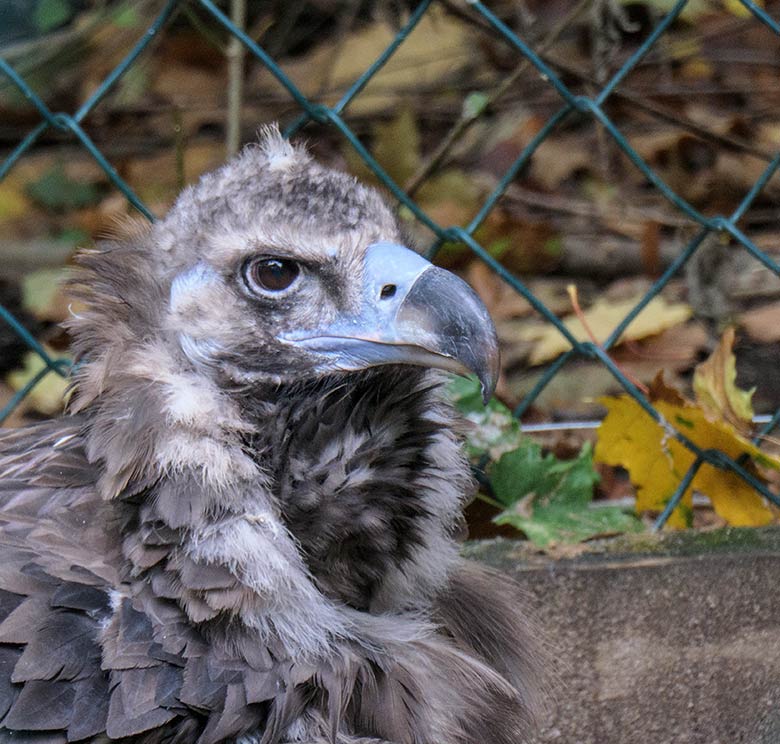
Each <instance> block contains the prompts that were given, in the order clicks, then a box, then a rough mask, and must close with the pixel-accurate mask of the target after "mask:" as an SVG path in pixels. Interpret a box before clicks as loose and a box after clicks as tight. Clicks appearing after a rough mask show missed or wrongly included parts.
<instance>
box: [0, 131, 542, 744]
mask: <svg viewBox="0 0 780 744" xmlns="http://www.w3.org/2000/svg"><path fill="white" fill-rule="evenodd" d="M404 242H405V241H404V238H403V236H402V231H401V229H400V227H399V222H398V220H397V219H396V217H395V216H394V214H393V212H392V211H391V210H390V208H389V207H388V206H387V205H386V204H385V203H384V201H383V199H382V197H381V196H380V195H379V194H378V193H377V192H376V191H374V190H373V189H371V188H369V187H367V186H364V185H361V184H359V183H358V182H357V181H356V180H355V179H354V178H353V177H351V176H348V175H347V174H344V173H340V172H335V171H333V170H330V169H328V168H326V167H324V166H323V165H321V164H319V163H318V162H316V161H315V160H314V159H313V158H312V156H311V155H310V154H309V152H308V151H307V150H306V148H305V147H304V146H301V145H297V144H295V145H294V144H290V143H289V142H288V141H286V140H285V139H283V138H282V137H281V136H280V135H279V132H278V130H275V129H269V130H267V131H265V132H264V133H263V134H262V135H261V136H260V137H259V141H258V142H257V143H255V144H252V145H249V146H248V147H247V148H246V149H245V150H244V151H242V152H241V153H240V154H239V155H238V156H237V157H235V158H234V159H233V160H231V161H229V162H227V163H226V164H225V165H223V166H222V167H220V168H219V169H218V170H216V171H214V172H211V173H208V174H206V175H204V176H203V177H202V178H201V179H200V181H199V182H198V183H196V184H194V185H193V186H190V187H188V188H187V189H185V190H184V191H183V192H182V193H181V194H180V195H179V197H178V199H177V200H176V202H175V204H174V205H173V207H172V208H171V209H170V211H169V212H168V213H167V215H166V216H165V217H164V218H162V219H161V220H159V221H158V222H156V223H154V224H153V225H150V226H148V227H147V228H145V229H140V228H136V229H133V230H125V231H124V234H123V235H121V236H117V235H114V236H113V237H112V238H111V239H109V240H107V241H106V242H103V243H98V245H97V247H96V248H93V249H90V250H87V251H85V252H83V253H82V254H81V255H80V258H79V259H78V266H77V267H76V269H75V271H74V274H73V277H72V279H71V282H70V288H69V289H70V292H71V294H72V296H73V297H74V299H75V302H74V304H73V305H72V306H71V315H72V317H71V318H70V320H69V323H70V331H71V333H72V337H73V344H74V354H75V357H76V360H77V364H76V365H75V370H74V374H73V383H72V389H71V393H70V397H69V401H68V407H67V412H66V415H64V416H63V417H61V418H58V419H55V420H51V421H45V422H41V423H35V424H32V425H30V426H28V427H25V428H21V429H16V430H9V431H6V432H4V433H3V434H2V436H0V742H17V741H19V742H30V743H31V744H32V743H34V744H55V743H56V744H64V743H65V742H94V743H97V742H100V743H101V744H107V742H113V741H121V742H139V743H140V744H162V743H169V744H179V743H180V744H185V743H190V742H193V743H195V742H197V744H217V743H218V742H233V743H235V744H292V743H293V742H294V743H296V744H518V743H519V742H522V741H525V740H526V738H527V736H529V732H530V731H531V726H532V723H533V720H532V719H533V715H534V710H535V707H536V706H537V704H538V702H539V699H540V698H541V697H542V695H541V694H540V692H539V685H538V680H539V678H540V677H539V673H540V669H539V667H540V666H544V664H540V663H539V662H538V658H539V657H538V655H537V652H536V651H535V650H534V642H535V640H536V638H537V635H536V633H535V631H533V630H529V627H532V626H529V623H528V621H527V620H526V619H525V616H524V613H523V612H522V611H521V609H520V604H521V592H520V591H519V590H518V589H517V587H515V585H513V584H512V583H511V581H510V580H509V579H507V578H505V577H503V576H501V575H499V574H497V573H494V572H492V571H491V570H489V569H486V568H483V567H480V566H479V565H476V564H473V563H469V562H467V561H465V560H463V559H462V558H461V557H460V556H459V550H458V536H459V533H460V532H461V525H462V508H463V506H464V504H465V503H466V502H467V500H468V499H469V497H470V496H471V495H472V491H473V482H472V475H471V471H470V468H469V464H468V461H467V459H466V458H465V456H464V454H463V452H462V447H461V444H462V441H461V440H462V433H463V424H462V423H461V422H459V420H458V417H457V415H456V413H455V412H454V410H453V409H452V408H451V406H450V404H449V403H448V401H447V396H446V390H445V389H444V387H445V384H446V382H447V381H448V379H449V378H450V374H448V373H452V372H455V373H464V372H467V371H470V372H473V373H475V374H476V375H477V376H478V377H479V379H480V381H481V383H482V387H483V391H484V394H485V395H486V396H487V395H490V393H491V392H492V390H493V388H494V386H495V380H496V376H497V369H498V344H497V339H496V334H495V329H494V327H493V325H492V323H491V321H490V317H489V315H488V313H487V311H486V309H485V307H484V305H483V304H482V303H481V302H480V300H479V299H478V298H477V296H476V294H475V293H474V292H473V290H471V289H470V288H469V287H468V285H467V284H466V283H465V282H464V281H463V280H461V279H459V278H458V277H456V276H455V275H454V274H452V273H450V272H448V271H445V270H444V269H442V268H439V267H435V266H433V265H432V264H431V263H429V262H428V261H427V260H425V259H424V258H423V257H422V256H421V255H419V254H418V253H417V252H415V251H414V250H412V249H410V248H408V247H405V245H404ZM406 242H408V241H406Z"/></svg>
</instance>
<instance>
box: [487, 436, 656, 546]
mask: <svg viewBox="0 0 780 744" xmlns="http://www.w3.org/2000/svg"><path fill="white" fill-rule="evenodd" d="M489 476H490V482H491V484H492V486H493V492H494V494H495V496H496V499H497V500H498V501H500V502H501V503H502V504H505V505H506V506H507V509H505V510H504V511H503V512H501V513H500V514H499V515H498V516H497V517H496V518H495V519H494V521H495V522H496V523H497V524H509V525H512V526H513V527H515V528H517V529H519V530H522V531H523V532H524V533H525V534H526V535H527V536H528V538H529V540H531V541H533V542H534V543H536V544H537V545H540V546H542V547H544V546H547V545H549V544H550V543H553V542H557V543H562V542H569V543H571V542H580V541H582V540H587V539H589V538H592V537H595V536H597V535H605V534H614V533H618V532H634V531H637V530H640V529H642V525H641V522H639V520H638V519H636V517H634V516H632V515H630V514H626V513H624V512H623V511H622V510H621V509H620V508H618V507H614V506H598V507H594V506H593V505H592V504H591V501H592V498H593V487H594V486H595V485H596V483H598V480H599V476H598V473H597V472H596V471H595V469H594V467H593V456H592V452H591V447H590V444H588V443H586V444H585V445H584V446H583V448H582V451H581V452H580V454H579V456H578V457H577V458H576V459H574V460H567V461H562V460H558V459H556V458H555V457H554V456H553V455H549V454H548V455H543V454H542V448H541V447H540V446H539V445H538V444H537V443H536V442H534V441H533V440H531V439H528V438H526V439H525V441H524V442H523V444H522V446H520V447H519V448H517V449H515V450H512V451H510V452H507V453H505V454H504V455H502V457H501V458H500V459H499V460H498V462H496V463H495V465H493V467H492V468H490V470H489Z"/></svg>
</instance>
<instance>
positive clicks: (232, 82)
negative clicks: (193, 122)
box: [225, 0, 246, 157]
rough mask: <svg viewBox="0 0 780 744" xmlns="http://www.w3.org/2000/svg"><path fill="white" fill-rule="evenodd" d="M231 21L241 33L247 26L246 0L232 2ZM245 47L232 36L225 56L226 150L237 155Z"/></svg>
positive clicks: (239, 136) (239, 139) (239, 140)
mask: <svg viewBox="0 0 780 744" xmlns="http://www.w3.org/2000/svg"><path fill="white" fill-rule="evenodd" d="M230 20H231V21H232V22H233V24H234V25H235V26H236V28H238V29H240V30H241V31H243V30H244V28H245V26H246V0H231V1H230ZM245 52H246V50H245V49H244V45H243V44H242V43H241V42H240V41H239V40H238V39H237V38H236V37H235V36H231V37H230V41H229V42H228V47H227V51H226V52H225V55H226V56H227V59H228V92H227V132H226V134H225V150H226V151H227V155H228V157H230V156H231V155H235V154H236V153H237V152H238V148H239V146H240V144H241V102H242V99H243V95H244V55H245Z"/></svg>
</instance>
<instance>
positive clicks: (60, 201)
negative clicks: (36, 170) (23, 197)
mask: <svg viewBox="0 0 780 744" xmlns="http://www.w3.org/2000/svg"><path fill="white" fill-rule="evenodd" d="M27 193H28V194H29V195H30V196H31V197H32V198H33V199H34V200H35V201H36V202H38V204H40V205H41V206H44V207H47V208H48V209H52V210H54V211H62V212H66V211H68V210H71V209H80V208H81V207H87V206H89V205H90V204H95V203H97V202H98V201H99V199H100V192H99V190H98V188H97V186H96V185H95V184H93V183H84V182H82V181H74V180H73V179H72V178H69V177H68V175H67V174H66V173H65V168H64V167H63V165H62V163H57V165H55V166H53V167H52V168H50V169H49V170H47V171H46V172H45V173H44V174H43V175H42V176H41V177H40V178H39V179H38V180H37V181H34V182H33V183H31V184H30V185H29V186H28V187H27Z"/></svg>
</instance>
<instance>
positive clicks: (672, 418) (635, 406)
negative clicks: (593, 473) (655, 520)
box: [594, 375, 780, 527]
mask: <svg viewBox="0 0 780 744" xmlns="http://www.w3.org/2000/svg"><path fill="white" fill-rule="evenodd" d="M653 393H654V397H655V400H654V401H653V405H654V406H655V408H656V410H657V411H658V412H659V413H660V414H661V416H662V417H663V422H664V424H665V425H661V424H659V423H656V422H655V421H654V420H653V419H652V418H651V417H650V416H649V415H648V414H647V413H646V412H645V410H644V409H643V408H642V407H641V406H640V405H639V403H637V402H636V401H635V400H634V399H633V398H632V397H631V396H630V395H626V394H624V395H620V396H617V397H605V398H602V399H601V403H602V405H604V406H605V407H606V408H607V415H606V417H605V418H604V421H603V422H602V424H601V426H600V427H599V430H598V442H597V444H596V448H595V451H594V459H595V460H596V461H597V462H603V463H606V464H608V465H620V466H622V467H624V468H626V470H628V473H629V475H630V477H631V481H632V483H634V485H635V486H636V489H637V500H636V510H637V512H643V511H656V512H657V511H661V510H663V508H664V506H665V505H666V503H667V502H668V501H669V499H670V498H671V496H672V494H674V492H675V490H676V489H677V487H678V485H679V484H680V482H681V481H682V479H683V478H684V477H685V474H686V473H687V472H688V469H689V468H690V466H691V465H692V464H693V463H694V461H695V459H696V457H695V455H694V454H693V453H692V452H691V451H690V450H689V449H688V448H687V447H686V446H685V445H684V444H682V443H681V442H679V441H678V440H677V439H676V438H675V437H674V433H673V431H674V430H676V431H678V432H680V433H681V434H684V435H685V436H686V437H687V438H688V439H689V440H691V441H692V442H693V443H695V444H696V445H698V446H699V447H700V448H702V449H717V450H720V451H721V452H723V453H724V454H726V455H728V456H729V457H731V458H732V459H734V460H736V459H738V458H739V457H740V456H742V455H745V456H746V457H747V458H749V459H748V463H747V465H746V466H745V467H746V468H747V469H748V470H751V471H752V472H753V474H754V475H756V477H759V479H760V476H759V475H758V473H757V471H756V469H755V465H761V466H763V467H770V468H774V469H778V470H780V460H778V459H776V458H774V457H771V456H769V455H767V454H766V453H764V452H762V451H761V450H760V449H758V447H756V446H755V445H754V444H753V443H752V442H751V441H750V440H749V439H747V438H745V437H744V436H742V435H741V434H740V433H739V432H738V431H736V429H735V428H734V427H733V426H732V425H731V424H730V423H728V422H727V421H723V420H711V418H710V417H709V416H708V413H707V412H706V411H705V410H704V409H702V408H701V407H700V406H698V405H697V404H696V403H693V402H690V401H687V400H684V399H683V398H682V396H680V395H679V393H677V392H676V391H674V390H672V389H670V388H667V387H666V386H665V385H664V384H663V381H662V379H660V375H659V378H656V381H655V383H654V386H653ZM694 490H695V491H699V492H700V493H703V494H705V495H706V496H707V497H709V499H710V501H711V502H712V505H713V508H714V509H715V511H716V512H717V513H718V514H719V515H720V516H721V517H723V519H725V520H726V521H727V522H728V523H729V524H732V525H738V526H748V525H753V526H755V525H763V524H767V523H769V522H771V521H772V519H773V517H774V514H773V511H772V509H771V508H770V506H769V505H768V504H767V503H766V501H765V500H764V498H763V497H762V496H761V495H760V494H758V493H757V492H756V491H755V489H754V488H752V487H751V486H750V485H749V484H748V483H746V482H745V481H744V480H742V478H740V477H739V476H738V475H736V474H735V473H733V472H731V471H727V470H721V469H720V468H716V467H714V466H712V465H709V464H706V463H705V464H704V465H702V466H701V467H700V468H699V470H698V471H697V473H696V475H695V477H694V478H693V481H692V482H691V484H690V486H689V487H688V489H687V490H686V492H685V494H684V495H683V498H682V500H681V502H680V505H679V506H678V507H677V508H676V509H675V510H674V511H673V512H672V515H671V516H670V518H669V521H668V524H669V526H670V527H686V526H689V525H690V521H691V515H692V499H693V491H694Z"/></svg>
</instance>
